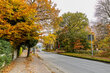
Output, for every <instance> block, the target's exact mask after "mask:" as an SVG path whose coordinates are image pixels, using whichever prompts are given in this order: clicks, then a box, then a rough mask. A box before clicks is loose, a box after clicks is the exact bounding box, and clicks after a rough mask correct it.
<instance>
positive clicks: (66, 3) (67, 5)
mask: <svg viewBox="0 0 110 73" xmlns="http://www.w3.org/2000/svg"><path fill="white" fill-rule="evenodd" d="M52 1H53V2H55V3H56V4H57V8H59V9H60V10H61V12H60V15H62V14H63V13H66V12H77V11H78V12H83V13H85V14H86V15H87V17H88V19H89V21H91V20H94V18H95V17H94V13H95V5H96V3H97V0H52Z"/></svg>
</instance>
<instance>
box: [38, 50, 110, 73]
mask: <svg viewBox="0 0 110 73" xmlns="http://www.w3.org/2000/svg"><path fill="white" fill-rule="evenodd" d="M38 54H39V56H40V57H41V58H42V59H43V60H44V61H46V62H47V63H51V64H53V65H54V66H55V67H56V68H58V69H59V70H61V71H63V72H64V73H110V64H106V63H102V62H96V61H91V60H85V59H80V58H74V57H68V56H63V55H59V54H53V53H48V52H38Z"/></svg>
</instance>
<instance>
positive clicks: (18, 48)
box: [17, 46, 20, 58]
mask: <svg viewBox="0 0 110 73" xmlns="http://www.w3.org/2000/svg"><path fill="white" fill-rule="evenodd" d="M19 51H20V47H19V46H18V47H17V58H18V57H19Z"/></svg>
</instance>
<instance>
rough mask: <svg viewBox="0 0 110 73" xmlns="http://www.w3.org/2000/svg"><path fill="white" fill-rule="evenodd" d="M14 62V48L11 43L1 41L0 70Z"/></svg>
mask: <svg viewBox="0 0 110 73" xmlns="http://www.w3.org/2000/svg"><path fill="white" fill-rule="evenodd" d="M11 61H12V46H11V44H10V42H8V41H5V40H2V39H0V68H1V67H3V66H4V65H6V64H9V63H10V62H11Z"/></svg>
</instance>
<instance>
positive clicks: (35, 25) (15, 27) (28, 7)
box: [0, 0, 61, 56]
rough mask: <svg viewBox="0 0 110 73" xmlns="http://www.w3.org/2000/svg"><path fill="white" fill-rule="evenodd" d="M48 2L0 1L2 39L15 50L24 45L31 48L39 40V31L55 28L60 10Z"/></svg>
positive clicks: (0, 35)
mask: <svg viewBox="0 0 110 73" xmlns="http://www.w3.org/2000/svg"><path fill="white" fill-rule="evenodd" d="M55 7H56V5H55V4H53V3H52V2H51V0H50V1H48V0H0V38H2V39H5V40H7V41H9V42H10V43H11V44H12V45H13V47H14V48H16V49H18V53H19V48H20V47H21V46H22V45H25V46H27V47H28V55H27V56H29V54H30V48H31V47H33V46H35V45H36V44H37V42H38V39H39V35H40V33H39V31H40V30H42V29H45V28H48V26H50V27H52V28H55V27H56V26H57V24H58V23H59V21H60V20H61V18H60V17H58V13H59V10H58V9H56V8H55Z"/></svg>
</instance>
